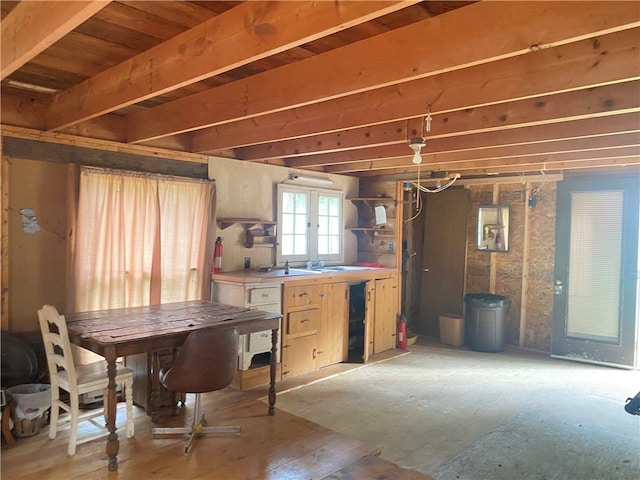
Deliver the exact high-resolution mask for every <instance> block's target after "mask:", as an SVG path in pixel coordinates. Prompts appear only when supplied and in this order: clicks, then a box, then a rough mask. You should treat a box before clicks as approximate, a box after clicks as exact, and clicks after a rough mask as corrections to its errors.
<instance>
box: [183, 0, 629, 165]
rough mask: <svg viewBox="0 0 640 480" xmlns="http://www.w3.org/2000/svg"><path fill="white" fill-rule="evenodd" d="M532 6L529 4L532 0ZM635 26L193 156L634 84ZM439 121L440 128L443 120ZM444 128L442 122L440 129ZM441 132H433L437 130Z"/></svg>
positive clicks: (324, 108)
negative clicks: (430, 114) (428, 114)
mask: <svg viewBox="0 0 640 480" xmlns="http://www.w3.org/2000/svg"><path fill="white" fill-rule="evenodd" d="M534 3H535V2H534ZM638 35H640V30H639V29H633V30H629V31H624V32H619V33H615V34H611V35H605V36H602V37H598V38H597V39H588V40H583V41H581V42H576V43H572V44H569V45H564V46H560V47H556V48H553V49H545V50H540V51H536V52H534V53H531V54H530V55H524V56H519V57H515V58H510V59H505V60H500V61H497V62H492V63H490V64H484V65H477V66H474V67H470V68H467V69H464V70H461V71H454V72H448V73H445V74H441V75H435V76H433V77H428V78H424V79H420V80H416V81H412V82H407V83H404V84H401V85H396V86H392V87H385V88H381V89H378V90H374V91H370V92H365V93H360V94H357V95H351V96H348V97H344V98H339V99H334V100H330V101H326V102H322V103H318V104H314V105H307V106H305V107H299V108H296V109H292V110H289V111H285V112H279V113H274V114H270V115H264V116H260V117H256V118H252V119H248V120H241V121H238V122H233V123H229V124H224V125H218V126H216V127H210V128H207V129H204V130H201V131H197V132H193V133H192V134H191V135H192V150H193V151H195V152H199V153H205V152H210V151H217V150H220V149H225V148H230V147H237V146H241V145H251V144H259V143H265V142H275V141H280V140H284V139H291V138H297V137H304V136H310V135H317V134H318V133H327V132H337V131H339V130H343V129H348V128H357V127H362V126H365V125H372V124H379V123H385V122H391V121H396V120H399V119H407V118H415V117H422V116H424V115H425V113H426V110H427V107H428V105H431V109H432V111H433V112H434V113H439V112H449V111H455V110H461V109H465V110H469V109H473V108H474V107H479V106H481V105H490V104H494V103H502V102H508V101H512V100H514V99H523V98H530V97H536V96H540V95H549V94H552V93H558V92H563V91H570V90H575V89H584V88H590V87H593V86H597V85H606V84H608V83H611V82H618V81H625V80H633V79H638V78H639V75H638V72H639V71H640V57H639V56H638V50H637V48H635V47H633V45H635V44H636V43H637V38H638ZM445 119H446V117H443V123H447V122H448V120H446V121H445ZM445 128H446V125H445ZM440 129H441V127H438V128H437V129H436V127H435V125H434V130H440Z"/></svg>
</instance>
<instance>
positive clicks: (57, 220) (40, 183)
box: [2, 157, 69, 333]
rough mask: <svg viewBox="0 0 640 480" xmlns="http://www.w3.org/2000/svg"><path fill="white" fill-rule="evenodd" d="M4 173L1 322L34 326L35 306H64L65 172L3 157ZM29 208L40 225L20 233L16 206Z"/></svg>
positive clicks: (24, 328)
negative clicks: (5, 257)
mask: <svg viewBox="0 0 640 480" xmlns="http://www.w3.org/2000/svg"><path fill="white" fill-rule="evenodd" d="M2 161H3V162H5V171H7V173H8V176H9V178H8V195H7V199H6V201H7V202H8V204H7V205H6V206H5V207H6V210H5V212H4V213H5V215H6V218H7V231H6V232H5V231H3V235H7V243H8V271H7V276H6V278H3V290H4V288H6V290H5V291H3V295H7V302H6V307H8V312H7V315H3V317H5V318H6V325H3V329H8V330H9V331H10V332H12V333H13V332H15V333H18V332H29V331H38V330H39V327H38V317H37V310H38V308H40V307H41V306H42V305H43V304H45V303H49V304H52V305H56V307H58V308H61V309H64V306H65V285H66V283H65V281H66V280H65V278H66V255H67V235H68V226H67V217H66V216H67V190H66V185H67V175H68V170H69V166H68V165H65V164H60V163H50V162H42V161H37V160H24V159H19V158H8V157H3V159H2ZM23 208H30V209H33V210H34V211H35V214H36V218H37V221H38V224H39V226H40V230H39V231H38V232H36V233H33V234H30V233H25V232H24V230H23V228H22V216H21V214H20V210H21V209H23Z"/></svg>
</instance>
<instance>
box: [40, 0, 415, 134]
mask: <svg viewBox="0 0 640 480" xmlns="http://www.w3.org/2000/svg"><path fill="white" fill-rule="evenodd" d="M34 3H35V2H34ZM61 3H64V2H61ZM414 3H417V0H409V1H399V0H396V1H366V2H364V1H362V2H351V1H336V2H269V1H259V2H258V1H256V2H243V3H241V4H240V5H238V6H237V7H234V8H232V9H230V10H228V11H226V12H224V13H222V14H220V15H218V16H216V17H214V18H212V19H210V20H208V21H207V22H204V23H202V24H200V25H197V26H196V27H194V28H192V29H190V30H188V31H186V32H184V33H182V34H179V35H177V36H175V37H173V38H172V39H170V40H168V41H166V42H163V43H161V44H160V45H157V46H156V47H153V48H151V49H149V50H147V51H145V52H142V53H140V54H139V55H136V56H134V57H133V58H131V59H129V60H126V61H124V62H122V63H120V64H119V65H116V66H114V67H112V68H109V69H107V70H105V71H103V72H101V73H99V74H97V75H95V76H93V77H92V78H90V79H88V80H86V81H84V82H82V83H80V84H78V85H76V86H74V87H72V88H70V89H68V90H66V91H64V92H61V93H59V94H58V95H56V96H55V97H54V100H53V103H52V107H51V109H50V111H49V112H48V115H47V121H46V124H47V128H48V129H50V130H59V129H61V128H64V127H67V126H70V125H72V124H75V123H78V122H81V121H85V120H88V119H91V118H94V117H96V116H98V115H103V114H105V113H108V112H111V111H114V110H117V109H119V108H122V107H125V106H127V105H131V104H134V103H137V102H140V101H142V100H145V99H148V98H152V97H155V96H157V95H161V94H163V93H165V92H168V91H171V90H175V89H177V88H181V87H185V86H187V85H190V84H192V83H195V82H198V81H201V80H204V79H206V78H209V77H212V76H215V75H219V74H221V73H224V72H227V71H229V70H232V69H234V68H237V67H239V66H242V65H246V64H248V63H250V62H253V61H255V60H259V59H261V58H265V57H268V56H271V55H274V54H276V53H279V52H283V51H285V50H287V49H290V48H292V47H295V46H299V45H302V44H304V43H307V42H310V41H313V40H315V39H317V38H321V37H323V36H326V35H330V34H332V33H335V32H337V31H340V30H343V29H345V28H348V27H351V26H353V25H357V24H359V23H363V22H366V21H369V20H371V19H373V18H376V17H378V16H381V15H385V14H387V13H390V12H393V11H396V10H399V9H402V8H405V7H407V6H409V5H411V4H414Z"/></svg>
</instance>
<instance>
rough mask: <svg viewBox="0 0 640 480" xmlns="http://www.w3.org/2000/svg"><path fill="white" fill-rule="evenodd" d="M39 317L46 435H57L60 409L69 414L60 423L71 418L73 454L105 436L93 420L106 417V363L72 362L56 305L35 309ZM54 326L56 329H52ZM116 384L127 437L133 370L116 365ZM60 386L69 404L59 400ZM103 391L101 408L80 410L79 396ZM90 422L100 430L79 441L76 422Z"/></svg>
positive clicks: (131, 428)
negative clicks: (47, 385) (47, 386)
mask: <svg viewBox="0 0 640 480" xmlns="http://www.w3.org/2000/svg"><path fill="white" fill-rule="evenodd" d="M38 319H39V320H40V330H41V332H42V339H43V341H44V348H45V352H46V354H47V363H48V365H49V377H50V380H51V422H50V426H49V438H51V439H54V438H56V433H57V431H58V420H59V410H60V408H62V409H63V410H64V411H66V412H68V413H69V414H70V418H68V417H67V418H64V419H60V422H63V421H66V420H70V421H71V432H70V437H69V448H68V450H67V451H68V454H69V455H75V453H76V444H78V443H84V442H88V441H90V440H95V439H96V438H100V437H103V436H105V435H106V434H107V433H109V432H108V430H107V429H106V427H105V425H106V422H105V423H104V424H100V423H98V422H97V421H96V420H94V418H95V417H98V416H104V418H105V420H106V417H107V401H106V399H107V387H108V385H109V379H108V377H107V362H106V361H101V362H94V363H90V364H87V365H75V364H74V361H73V355H72V351H71V343H70V342H69V334H68V331H67V323H66V320H65V318H64V316H63V315H60V314H59V313H58V311H57V310H56V308H55V307H52V306H51V305H44V306H43V307H42V308H41V309H40V310H38ZM52 324H53V325H55V326H56V328H57V332H56V331H55V330H52V329H51V325H52ZM116 383H123V384H124V394H125V400H126V409H127V422H126V430H127V438H131V437H133V435H134V424H133V370H131V369H129V368H124V367H118V368H117V371H116ZM60 389H63V390H66V391H67V392H69V397H70V398H69V403H70V405H67V404H66V403H65V402H63V401H62V400H60ZM101 389H102V390H103V391H104V411H103V412H96V411H95V410H94V411H88V412H85V413H82V414H81V413H80V396H81V395H82V394H84V393H89V392H95V391H96V390H101ZM81 420H82V421H85V420H86V421H89V422H91V424H92V425H94V426H95V427H96V428H98V429H99V430H100V433H97V434H94V435H89V436H83V437H82V439H81V440H80V441H78V422H79V421H81Z"/></svg>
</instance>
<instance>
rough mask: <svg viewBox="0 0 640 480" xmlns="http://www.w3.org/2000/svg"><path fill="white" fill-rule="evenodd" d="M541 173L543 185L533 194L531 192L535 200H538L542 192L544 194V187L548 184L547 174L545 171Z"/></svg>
mask: <svg viewBox="0 0 640 480" xmlns="http://www.w3.org/2000/svg"><path fill="white" fill-rule="evenodd" d="M540 173H541V174H542V185H540V186H539V187H536V188H535V189H534V190H533V192H531V196H532V197H533V198H537V196H538V194H539V193H540V192H542V189H543V187H544V186H545V184H546V183H547V174H546V172H545V171H544V170H540Z"/></svg>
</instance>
